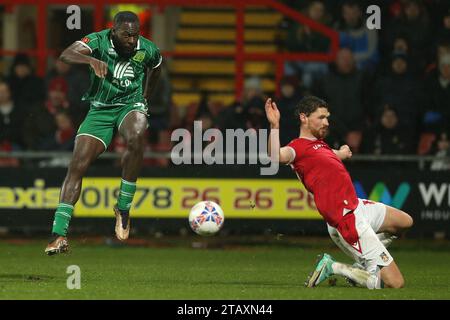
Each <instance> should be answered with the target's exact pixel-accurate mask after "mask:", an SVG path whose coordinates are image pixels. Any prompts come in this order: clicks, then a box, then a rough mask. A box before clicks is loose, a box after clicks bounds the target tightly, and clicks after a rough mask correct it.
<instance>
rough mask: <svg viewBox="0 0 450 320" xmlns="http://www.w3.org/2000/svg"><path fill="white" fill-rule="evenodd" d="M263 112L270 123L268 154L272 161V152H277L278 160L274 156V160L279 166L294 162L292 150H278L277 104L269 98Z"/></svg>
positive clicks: (284, 148) (278, 124) (278, 114)
mask: <svg viewBox="0 0 450 320" xmlns="http://www.w3.org/2000/svg"><path fill="white" fill-rule="evenodd" d="M265 110H266V116H267V120H268V121H269V123H270V134H269V147H268V148H269V150H268V154H269V156H270V157H271V158H272V159H273V158H274V157H272V152H277V151H278V159H276V154H275V160H278V162H279V163H281V164H288V163H291V162H292V161H293V160H294V159H293V158H294V153H293V151H292V150H291V149H292V148H290V147H283V148H280V133H279V130H280V111H279V110H278V107H277V104H276V103H275V102H273V101H272V99H271V98H269V99H267V101H266V105H265Z"/></svg>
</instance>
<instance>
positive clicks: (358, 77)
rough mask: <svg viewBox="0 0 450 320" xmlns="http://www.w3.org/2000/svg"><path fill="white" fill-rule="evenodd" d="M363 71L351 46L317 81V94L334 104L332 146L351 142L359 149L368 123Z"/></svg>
mask: <svg viewBox="0 0 450 320" xmlns="http://www.w3.org/2000/svg"><path fill="white" fill-rule="evenodd" d="M362 84H363V74H362V73H361V72H360V71H358V70H357V69H356V65H355V59H354V57H353V54H352V52H351V51H350V50H349V49H341V50H340V51H339V52H338V54H337V57H336V62H335V69H334V70H333V71H332V72H331V73H330V74H328V75H326V76H325V77H324V78H322V79H321V81H319V82H318V83H317V85H316V88H315V90H314V91H315V92H314V93H315V95H317V96H320V97H323V98H324V99H325V100H326V101H328V103H329V104H330V113H331V116H330V122H331V126H330V127H331V129H330V130H331V131H330V136H329V137H328V141H329V143H330V145H331V146H333V147H336V148H338V147H339V145H342V144H344V143H345V144H348V145H349V146H350V148H351V149H352V151H353V152H354V153H357V152H358V150H359V146H360V144H361V138H362V127H363V126H364V120H365V119H364V118H365V115H364V109H363V105H362V101H363V99H362V92H363V88H362Z"/></svg>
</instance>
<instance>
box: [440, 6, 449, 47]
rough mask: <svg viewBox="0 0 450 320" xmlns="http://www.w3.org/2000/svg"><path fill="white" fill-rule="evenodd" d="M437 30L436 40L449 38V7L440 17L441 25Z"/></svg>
mask: <svg viewBox="0 0 450 320" xmlns="http://www.w3.org/2000/svg"><path fill="white" fill-rule="evenodd" d="M438 30H439V31H438V33H437V42H439V41H443V40H447V41H448V40H449V39H450V9H449V10H447V12H446V13H445V15H444V16H443V17H442V25H441V26H440V28H439V29H438Z"/></svg>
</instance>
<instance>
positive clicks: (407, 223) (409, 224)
mask: <svg viewBox="0 0 450 320" xmlns="http://www.w3.org/2000/svg"><path fill="white" fill-rule="evenodd" d="M404 223H405V229H409V228H411V227H412V226H413V224H414V220H413V218H412V217H411V216H410V215H409V214H407V213H405V222H404Z"/></svg>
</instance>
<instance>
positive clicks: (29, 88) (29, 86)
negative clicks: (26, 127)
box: [8, 54, 45, 111]
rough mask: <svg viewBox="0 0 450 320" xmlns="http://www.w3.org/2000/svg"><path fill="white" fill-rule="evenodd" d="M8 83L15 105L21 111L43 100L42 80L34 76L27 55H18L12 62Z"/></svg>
mask: <svg viewBox="0 0 450 320" xmlns="http://www.w3.org/2000/svg"><path fill="white" fill-rule="evenodd" d="M8 83H9V85H10V88H11V92H12V98H13V100H14V103H15V105H16V106H17V108H18V109H20V110H21V111H25V110H28V109H29V107H30V106H31V105H33V104H34V103H37V102H42V101H44V100H45V87H44V83H43V81H42V79H40V78H38V77H37V76H35V75H34V72H33V69H32V67H31V62H30V60H29V58H28V56H27V55H24V54H18V55H17V56H16V57H15V58H14V61H13V64H12V67H11V71H10V76H9V78H8Z"/></svg>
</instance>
